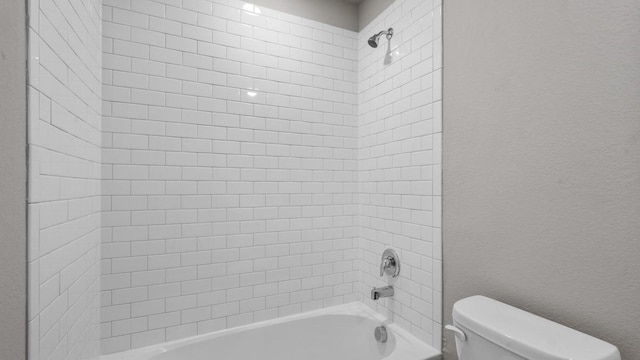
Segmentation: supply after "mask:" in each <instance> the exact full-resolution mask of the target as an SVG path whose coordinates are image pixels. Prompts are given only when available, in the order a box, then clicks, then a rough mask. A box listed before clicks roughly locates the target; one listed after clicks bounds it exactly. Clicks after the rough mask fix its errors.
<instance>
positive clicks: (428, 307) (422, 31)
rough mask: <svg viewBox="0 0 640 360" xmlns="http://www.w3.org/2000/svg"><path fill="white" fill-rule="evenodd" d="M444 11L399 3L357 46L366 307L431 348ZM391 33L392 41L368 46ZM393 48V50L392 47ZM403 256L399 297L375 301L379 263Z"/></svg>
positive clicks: (436, 306)
mask: <svg viewBox="0 0 640 360" xmlns="http://www.w3.org/2000/svg"><path fill="white" fill-rule="evenodd" d="M441 24H442V23H441V4H440V2H438V1H424V0H403V1H396V2H395V3H394V4H393V5H392V6H390V7H389V8H387V9H386V10H385V11H384V12H383V13H382V14H381V15H380V16H378V17H377V18H376V19H375V20H374V21H372V22H371V23H370V24H369V25H368V26H367V27H366V28H364V29H363V30H362V31H361V32H360V35H359V39H358V108H359V111H358V154H359V156H358V170H359V171H358V180H359V183H358V185H359V186H358V191H359V207H360V208H359V225H360V230H359V235H360V248H361V257H360V260H361V261H359V262H358V264H359V267H358V268H359V269H360V270H361V275H362V278H361V282H360V283H359V292H360V294H362V296H363V300H364V301H365V303H366V304H368V305H369V306H372V307H376V308H377V309H378V310H379V311H380V312H381V313H384V314H387V315H389V316H390V318H391V319H393V321H395V322H396V323H398V324H400V325H401V326H403V327H405V328H406V329H408V330H410V331H411V332H412V333H413V334H415V335H416V336H418V337H419V338H420V339H422V340H423V341H425V342H427V343H428V344H431V345H433V346H434V347H436V348H439V347H440V339H441V325H440V324H441V312H440V308H441V302H440V299H441V297H442V295H441V291H442V290H441V276H442V275H441V268H442V262H441V235H440V234H441V231H440V224H441V220H440V219H441V211H442V208H441V187H440V183H441V180H440V173H441V152H440V149H441V140H442V130H441V113H442V112H441V106H442V105H441V101H440V100H441V89H442V87H441V73H442V70H441V69H442V61H441V56H442V51H441V49H442V47H441V37H440V35H441V29H442V27H441ZM389 27H393V28H394V30H395V33H394V36H393V38H392V39H391V42H390V43H389V42H388V41H387V40H386V39H385V38H384V37H383V38H382V39H381V40H380V44H379V46H378V48H376V49H373V48H371V47H369V45H368V44H367V39H368V38H369V37H370V36H371V34H374V33H377V32H379V31H380V30H382V29H388V28H389ZM389 44H391V45H390V46H391V48H390V50H391V51H390V52H389V51H388V50H389V49H388V46H389ZM387 247H393V248H394V249H396V250H397V251H398V252H399V256H400V259H401V264H402V272H401V275H400V277H399V278H398V279H396V280H393V281H391V282H392V283H393V284H394V287H395V296H394V297H393V298H388V299H382V300H378V301H377V302H374V301H372V300H371V299H370V290H371V287H373V286H383V285H386V284H387V282H388V279H381V278H380V277H379V266H380V256H381V255H382V252H383V250H384V249H385V248H387Z"/></svg>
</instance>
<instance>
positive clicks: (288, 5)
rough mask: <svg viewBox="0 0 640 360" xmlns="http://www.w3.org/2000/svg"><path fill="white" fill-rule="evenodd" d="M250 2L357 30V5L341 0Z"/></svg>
mask: <svg viewBox="0 0 640 360" xmlns="http://www.w3.org/2000/svg"><path fill="white" fill-rule="evenodd" d="M251 3H253V4H255V5H258V6H264V7H267V8H269V9H273V10H278V11H282V12H285V13H287V14H291V15H295V16H300V17H303V18H307V19H311V20H315V21H318V22H321V23H325V24H329V25H333V26H337V27H340V28H343V29H347V30H352V31H358V7H357V6H356V5H354V4H351V3H348V2H345V1H342V0H253V1H251Z"/></svg>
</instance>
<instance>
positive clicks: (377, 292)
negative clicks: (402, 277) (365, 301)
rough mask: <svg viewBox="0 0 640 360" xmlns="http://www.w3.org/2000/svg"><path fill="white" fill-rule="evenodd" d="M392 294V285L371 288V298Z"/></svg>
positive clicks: (375, 298) (376, 298)
mask: <svg viewBox="0 0 640 360" xmlns="http://www.w3.org/2000/svg"><path fill="white" fill-rule="evenodd" d="M390 296H393V286H391V285H389V286H385V287H381V288H376V287H374V288H373V289H371V300H378V299H380V298H385V297H390Z"/></svg>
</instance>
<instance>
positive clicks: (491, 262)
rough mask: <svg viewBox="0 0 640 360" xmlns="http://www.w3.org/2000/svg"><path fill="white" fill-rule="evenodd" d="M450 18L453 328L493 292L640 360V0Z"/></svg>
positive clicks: (462, 13)
mask: <svg viewBox="0 0 640 360" xmlns="http://www.w3.org/2000/svg"><path fill="white" fill-rule="evenodd" d="M444 15H445V18H444V20H445V21H444V24H445V27H444V39H445V54H444V55H445V61H446V66H445V68H444V69H445V72H444V94H445V101H444V131H445V137H444V139H443V141H444V164H445V166H444V227H443V236H444V239H443V241H444V275H445V277H444V311H445V323H449V322H450V321H451V318H450V315H449V314H450V312H451V308H452V304H453V302H455V301H456V300H458V299H460V298H462V297H465V296H469V295H473V294H484V295H488V296H491V297H494V298H496V299H498V300H501V301H505V302H507V303H509V304H512V305H514V306H518V307H520V308H523V309H525V310H528V311H532V312H534V313H537V314H539V315H542V316H545V317H547V318H549V319H552V320H555V321H558V322H561V323H563V324H565V325H568V326H571V327H573V328H576V329H578V330H581V331H584V332H586V333H589V334H591V335H593V336H596V337H599V338H602V339H604V340H606V341H608V342H611V343H613V344H615V345H617V346H618V347H619V348H620V350H621V352H622V356H623V358H624V359H629V360H631V359H638V358H640V346H639V344H638V341H637V338H638V336H637V333H638V324H639V323H640V302H638V294H640V277H639V276H638V274H639V273H640V261H639V260H640V242H639V241H638V239H639V238H640V120H639V119H640V102H639V101H638V99H640V67H639V66H638V64H639V63H640V42H639V41H638V34H639V33H640V21H639V19H640V3H638V1H635V0H624V1H616V2H614V3H605V2H601V1H596V0H588V1H562V2H558V1H535V2H528V1H502V0H501V1H498V0H493V1H480V2H479V1H473V0H469V1H461V0H454V1H449V2H446V3H445V9H444ZM452 342H453V337H452V336H448V337H447V343H448V346H447V352H448V356H447V358H448V359H453V358H455V356H454V355H453V352H454V347H453V343H452Z"/></svg>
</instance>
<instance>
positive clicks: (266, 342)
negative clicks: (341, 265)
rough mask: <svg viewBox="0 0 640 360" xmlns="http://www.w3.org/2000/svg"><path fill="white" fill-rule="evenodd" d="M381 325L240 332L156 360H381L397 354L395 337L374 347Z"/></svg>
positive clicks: (335, 319)
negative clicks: (378, 327) (214, 359)
mask: <svg viewBox="0 0 640 360" xmlns="http://www.w3.org/2000/svg"><path fill="white" fill-rule="evenodd" d="M378 325H380V324H379V323H378V322H376V321H374V320H371V319H367V318H363V317H360V316H355V315H325V316H319V317H314V318H310V319H300V320H295V321H291V322H283V323H279V324H274V325H271V326H269V327H268V328H267V327H260V328H255V329H249V330H245V331H238V332H236V333H234V334H227V335H225V336H221V337H218V338H215V339H211V340H207V341H201V342H196V343H194V344H191V345H188V346H181V347H178V348H175V349H172V350H169V351H167V352H166V353H163V354H160V355H158V356H156V357H154V358H153V360H182V359H190V360H210V359H211V356H212V354H215V358H217V359H226V360H247V359H283V358H284V359H309V360H315V359H318V360H320V359H344V358H348V359H353V360H378V359H384V358H385V357H387V356H389V355H390V354H391V353H392V352H393V350H394V348H395V336H393V334H390V336H389V340H388V341H387V342H386V343H378V342H376V341H375V339H374V336H373V331H374V329H375V327H376V326H378Z"/></svg>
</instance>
